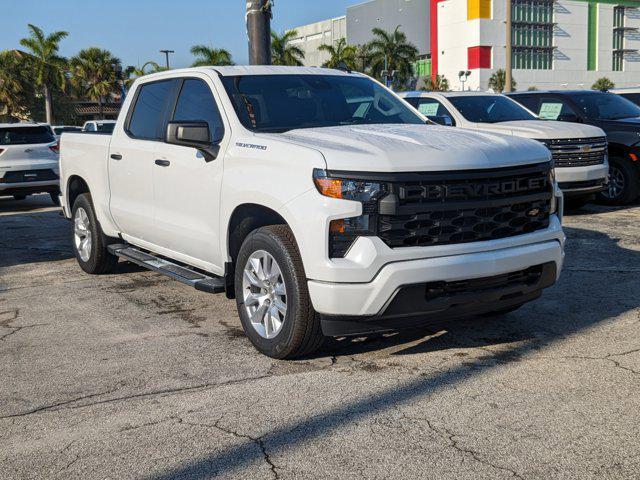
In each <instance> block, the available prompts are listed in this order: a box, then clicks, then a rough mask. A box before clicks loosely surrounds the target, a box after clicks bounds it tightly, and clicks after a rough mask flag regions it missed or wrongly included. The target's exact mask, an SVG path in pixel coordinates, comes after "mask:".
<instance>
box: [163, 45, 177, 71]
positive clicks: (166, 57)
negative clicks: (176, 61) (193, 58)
mask: <svg viewBox="0 0 640 480" xmlns="http://www.w3.org/2000/svg"><path fill="white" fill-rule="evenodd" d="M160 53H164V58H165V61H166V65H167V70H169V69H170V68H171V67H170V66H169V54H170V53H176V52H175V51H174V50H160Z"/></svg>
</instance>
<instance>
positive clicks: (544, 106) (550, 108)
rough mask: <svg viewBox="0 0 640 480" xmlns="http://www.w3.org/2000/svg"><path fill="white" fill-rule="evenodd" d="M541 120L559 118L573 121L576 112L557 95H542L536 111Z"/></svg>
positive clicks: (576, 116) (575, 117)
mask: <svg viewBox="0 0 640 480" xmlns="http://www.w3.org/2000/svg"><path fill="white" fill-rule="evenodd" d="M536 113H537V114H538V116H539V117H540V118H541V119H543V120H560V121H565V122H574V121H577V120H578V114H577V113H576V112H575V111H574V110H573V108H572V107H571V106H569V105H568V104H567V103H566V102H565V101H564V100H562V99H561V98H558V97H542V98H541V99H540V106H539V107H538V111H537V112H536Z"/></svg>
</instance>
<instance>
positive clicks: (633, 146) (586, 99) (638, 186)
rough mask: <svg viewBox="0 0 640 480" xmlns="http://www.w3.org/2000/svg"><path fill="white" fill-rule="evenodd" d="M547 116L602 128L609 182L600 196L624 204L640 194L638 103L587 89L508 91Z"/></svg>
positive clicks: (519, 100)
mask: <svg viewBox="0 0 640 480" xmlns="http://www.w3.org/2000/svg"><path fill="white" fill-rule="evenodd" d="M510 97H511V98H513V99H514V100H516V101H518V102H520V103H521V104H522V105H524V106H525V107H527V108H528V109H529V110H531V111H533V112H534V113H536V114H538V115H539V116H540V117H541V118H544V119H548V120H559V121H563V122H573V123H582V124H586V125H594V126H596V127H599V128H601V129H602V130H604V131H605V133H606V134H607V138H608V140H609V167H610V169H609V185H608V188H607V189H606V190H603V191H602V192H601V193H600V194H599V197H600V200H601V201H602V202H603V203H606V204H609V205H627V204H630V203H632V202H633V201H635V200H636V199H637V198H638V195H640V107H638V106H637V105H635V104H634V103H632V102H631V101H629V100H627V99H625V98H622V97H621V96H619V95H616V94H613V93H604V92H598V91H590V90H577V91H565V90H561V91H548V92H542V91H540V92H522V93H513V94H510Z"/></svg>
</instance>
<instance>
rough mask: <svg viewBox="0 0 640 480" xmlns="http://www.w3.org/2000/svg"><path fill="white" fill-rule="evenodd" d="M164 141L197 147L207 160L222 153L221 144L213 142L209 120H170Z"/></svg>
mask: <svg viewBox="0 0 640 480" xmlns="http://www.w3.org/2000/svg"><path fill="white" fill-rule="evenodd" d="M164 141H165V142H166V143H169V144H171V145H180V146H182V147H191V148H197V149H198V150H200V151H201V152H202V154H203V155H204V158H205V160H206V161H207V162H211V161H213V160H215V159H216V158H218V154H219V153H220V146H219V145H217V144H214V143H212V142H211V132H210V131H209V124H208V123H207V122H197V121H196V122H169V123H168V124H167V132H166V135H165V140H164Z"/></svg>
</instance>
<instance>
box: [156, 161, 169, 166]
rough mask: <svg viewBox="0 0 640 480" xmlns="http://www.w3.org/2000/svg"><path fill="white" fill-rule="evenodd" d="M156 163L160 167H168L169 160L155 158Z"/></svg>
mask: <svg viewBox="0 0 640 480" xmlns="http://www.w3.org/2000/svg"><path fill="white" fill-rule="evenodd" d="M156 165H158V166H160V167H168V166H169V165H171V162H170V161H169V160H156Z"/></svg>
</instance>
